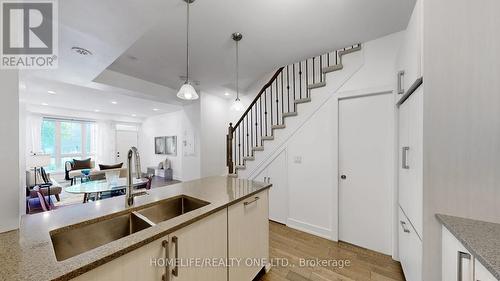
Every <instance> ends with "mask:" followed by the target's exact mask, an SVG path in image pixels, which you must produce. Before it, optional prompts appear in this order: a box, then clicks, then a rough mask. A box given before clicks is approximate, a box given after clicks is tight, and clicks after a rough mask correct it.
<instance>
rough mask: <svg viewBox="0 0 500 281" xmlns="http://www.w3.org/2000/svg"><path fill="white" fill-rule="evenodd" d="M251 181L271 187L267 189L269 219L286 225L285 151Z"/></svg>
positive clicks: (286, 185) (286, 186) (286, 181)
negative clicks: (268, 184) (269, 184)
mask: <svg viewBox="0 0 500 281" xmlns="http://www.w3.org/2000/svg"><path fill="white" fill-rule="evenodd" d="M252 179H253V180H255V181H261V182H268V183H271V184H272V185H273V186H272V187H271V188H270V189H269V219H270V220H272V221H275V222H279V223H282V224H286V222H287V219H288V202H289V200H288V179H287V153H286V150H283V151H282V152H281V153H280V154H279V155H278V156H277V157H276V158H274V159H273V160H272V161H271V163H269V164H268V165H267V166H266V167H265V168H264V169H263V170H262V171H261V172H260V173H259V174H257V176H255V177H253V178H252Z"/></svg>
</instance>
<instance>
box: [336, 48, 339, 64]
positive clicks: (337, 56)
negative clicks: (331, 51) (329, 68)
mask: <svg viewBox="0 0 500 281" xmlns="http://www.w3.org/2000/svg"><path fill="white" fill-rule="evenodd" d="M338 58H339V53H338V51H335V65H337V64H339V61H338Z"/></svg>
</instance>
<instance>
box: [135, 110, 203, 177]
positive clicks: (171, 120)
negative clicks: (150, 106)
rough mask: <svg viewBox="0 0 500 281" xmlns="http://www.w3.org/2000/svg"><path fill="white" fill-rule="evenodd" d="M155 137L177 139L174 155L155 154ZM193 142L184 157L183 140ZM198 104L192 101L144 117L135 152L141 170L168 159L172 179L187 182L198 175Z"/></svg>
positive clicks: (199, 161)
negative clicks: (175, 109)
mask: <svg viewBox="0 0 500 281" xmlns="http://www.w3.org/2000/svg"><path fill="white" fill-rule="evenodd" d="M159 136H177V155H176V156H171V155H156V154H155V151H154V138H155V137H159ZM188 137H189V138H190V139H194V145H195V149H194V151H195V152H194V154H193V155H185V149H184V141H185V140H187V138H188ZM200 142H201V140H200V104H199V102H195V103H193V104H191V105H187V106H184V107H183V110H180V111H175V112H171V113H166V114H162V115H158V116H155V117H150V118H147V119H146V120H145V121H144V122H143V123H142V125H141V128H140V130H139V151H140V153H141V164H142V169H143V170H144V171H145V170H146V168H147V167H148V166H157V165H158V163H160V162H161V161H164V160H165V158H168V159H169V160H170V161H171V163H172V169H173V176H174V178H175V179H178V180H182V181H187V180H192V179H197V178H199V177H200V175H201V165H200V163H201V156H200Z"/></svg>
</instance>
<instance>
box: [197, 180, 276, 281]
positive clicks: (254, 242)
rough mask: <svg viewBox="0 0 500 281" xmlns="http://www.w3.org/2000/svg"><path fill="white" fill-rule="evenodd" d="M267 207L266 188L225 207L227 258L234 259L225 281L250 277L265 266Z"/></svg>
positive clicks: (266, 256) (267, 246) (267, 243)
mask: <svg viewBox="0 0 500 281" xmlns="http://www.w3.org/2000/svg"><path fill="white" fill-rule="evenodd" d="M268 206H269V201H268V192H267V190H266V191H263V192H260V193H258V194H257V195H254V196H252V197H249V198H248V199H246V200H244V201H242V202H239V203H237V204H234V205H232V206H229V208H228V217H227V221H228V226H229V227H228V236H229V239H228V245H229V251H228V253H229V254H228V257H229V260H230V261H238V262H237V263H233V264H232V266H230V267H229V280H231V281H233V280H234V281H239V280H242V281H243V280H253V279H254V277H255V276H256V275H257V274H258V273H259V271H260V270H261V269H262V267H264V266H266V264H267V262H268V260H269V220H268V214H269V207H268ZM191 280H206V279H191ZM220 280H222V279H220Z"/></svg>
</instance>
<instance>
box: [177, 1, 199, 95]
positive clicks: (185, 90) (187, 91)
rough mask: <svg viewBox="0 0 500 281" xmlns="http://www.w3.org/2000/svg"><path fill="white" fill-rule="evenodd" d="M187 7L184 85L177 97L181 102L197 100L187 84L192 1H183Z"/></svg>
mask: <svg viewBox="0 0 500 281" xmlns="http://www.w3.org/2000/svg"><path fill="white" fill-rule="evenodd" d="M184 2H186V6H187V24H186V81H185V82H184V85H182V87H181V88H180V89H179V92H178V93H177V97H178V98H180V99H183V100H196V99H198V98H199V96H198V94H197V93H196V90H195V89H194V87H193V86H192V85H191V82H189V4H191V3H193V2H194V0H184Z"/></svg>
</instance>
